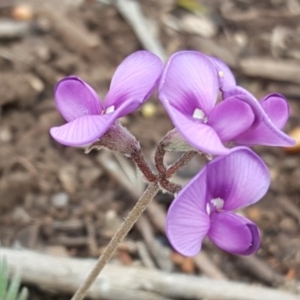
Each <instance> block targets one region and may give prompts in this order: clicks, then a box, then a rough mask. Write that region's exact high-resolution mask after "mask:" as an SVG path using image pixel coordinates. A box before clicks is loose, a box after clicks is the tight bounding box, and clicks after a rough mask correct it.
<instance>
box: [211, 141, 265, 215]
mask: <svg viewBox="0 0 300 300" xmlns="http://www.w3.org/2000/svg"><path fill="white" fill-rule="evenodd" d="M206 168H207V194H208V195H209V196H208V198H209V199H216V198H221V199H222V200H224V207H223V209H224V210H228V211H231V210H234V209H237V208H240V207H245V206H248V205H251V204H253V203H255V202H257V201H259V200H260V199H261V198H262V197H263V196H264V195H265V193H266V192H267V190H268V188H269V185H270V174H269V171H268V168H267V166H266V165H265V163H264V162H263V161H262V160H261V159H260V157H259V156H258V155H257V154H255V153H254V152H253V151H252V150H250V149H249V148H246V147H237V148H233V149H232V150H231V152H230V153H229V154H228V155H226V156H221V157H218V158H216V159H214V160H213V161H211V162H210V163H208V164H207V165H206Z"/></svg>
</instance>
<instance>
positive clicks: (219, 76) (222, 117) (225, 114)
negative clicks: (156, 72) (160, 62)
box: [159, 51, 293, 155]
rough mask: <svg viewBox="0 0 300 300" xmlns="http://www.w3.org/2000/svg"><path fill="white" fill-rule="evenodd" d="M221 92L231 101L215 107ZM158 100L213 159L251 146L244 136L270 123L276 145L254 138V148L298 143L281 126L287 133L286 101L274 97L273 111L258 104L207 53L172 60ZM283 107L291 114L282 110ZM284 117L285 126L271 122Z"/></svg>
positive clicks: (184, 54)
mask: <svg viewBox="0 0 300 300" xmlns="http://www.w3.org/2000/svg"><path fill="white" fill-rule="evenodd" d="M219 90H221V91H222V92H223V99H225V100H226V101H221V102H220V103H219V104H217V105H216V102H217V96H218V93H219ZM246 93H247V95H246ZM159 98H160V100H161V101H162V103H163V105H164V106H165V108H166V110H167V111H168V113H169V115H170V117H171V119H172V121H173V124H174V125H175V127H176V129H177V131H178V132H179V133H180V134H181V135H182V136H183V137H184V138H185V140H186V141H187V142H188V143H189V144H190V145H192V146H193V147H195V148H196V149H199V150H201V151H203V152H206V153H209V154H212V155H222V154H226V153H229V149H228V148H226V147H225V146H224V144H232V142H237V143H239V144H243V145H252V144H253V143H249V142H247V138H246V137H245V136H243V134H244V133H245V132H248V135H249V130H250V129H251V130H252V129H254V128H256V127H257V126H258V125H260V123H262V125H261V127H264V126H265V124H266V123H267V125H266V126H267V127H268V128H269V132H270V131H272V133H270V136H271V138H272V139H273V143H269V142H268V141H267V140H266V139H265V134H263V135H262V138H260V139H256V140H254V139H253V141H255V144H263V145H276V146H289V145H292V144H293V140H292V139H290V138H289V137H288V136H287V135H285V134H284V133H283V132H281V131H280V129H279V128H278V127H277V124H278V123H280V124H279V125H280V126H281V128H282V126H283V125H284V124H285V122H283V120H285V121H286V120H287V118H288V115H289V111H288V104H287V102H286V100H285V99H284V98H283V97H282V96H281V95H278V94H274V95H273V96H272V100H270V99H269V100H268V103H270V102H271V101H272V103H273V102H274V103H275V102H276V105H275V106H274V107H272V106H273V105H265V107H264V104H263V105H259V104H258V103H256V102H257V101H256V100H255V102H254V101H253V100H254V99H255V98H254V97H253V96H252V95H251V94H250V93H248V92H246V91H245V93H242V92H241V88H239V87H237V86H236V83H235V79H234V77H233V75H232V73H231V71H230V69H229V68H228V67H227V66H226V64H224V63H223V62H222V61H221V60H219V59H216V58H213V57H209V56H206V55H204V54H202V53H199V52H195V51H182V52H177V53H175V54H174V55H173V56H172V57H171V58H170V59H169V61H168V63H167V65H166V67H165V69H164V72H163V75H162V77H161V80H160V86H159ZM241 100H243V101H241ZM278 107H285V108H286V109H284V110H283V111H281V110H278ZM268 108H269V109H268ZM265 109H266V110H267V111H265ZM280 113H282V114H283V116H282V118H281V121H280V122H277V121H274V124H273V122H270V119H272V116H275V115H276V117H277V116H278V115H279V114H280ZM268 114H270V116H268ZM272 121H273V120H272ZM283 123H284V124H283ZM249 138H250V136H249ZM268 139H269V138H268Z"/></svg>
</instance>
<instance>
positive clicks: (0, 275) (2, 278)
mask: <svg viewBox="0 0 300 300" xmlns="http://www.w3.org/2000/svg"><path fill="white" fill-rule="evenodd" d="M7 281H8V272H7V261H6V259H5V258H4V257H0V299H4V296H5V294H6V289H7Z"/></svg>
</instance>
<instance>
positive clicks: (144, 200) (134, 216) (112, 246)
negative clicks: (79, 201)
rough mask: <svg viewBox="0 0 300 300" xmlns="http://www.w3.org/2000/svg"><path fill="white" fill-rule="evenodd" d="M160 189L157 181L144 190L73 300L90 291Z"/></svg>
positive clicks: (81, 297) (80, 299)
mask: <svg viewBox="0 0 300 300" xmlns="http://www.w3.org/2000/svg"><path fill="white" fill-rule="evenodd" d="M158 191H159V187H158V184H157V183H150V184H149V185H148V187H147V189H146V191H145V192H144V194H143V195H142V196H141V198H140V199H139V200H138V202H137V203H136V204H135V206H134V207H133V209H132V210H131V212H130V213H129V215H128V216H127V218H126V219H125V221H124V222H123V224H122V225H121V227H120V228H119V229H118V231H117V232H116V233H115V235H114V236H113V238H112V239H111V241H110V242H109V244H108V245H107V247H106V248H105V249H104V251H103V253H102V254H101V256H100V257H99V259H98V261H97V263H96V265H95V266H94V268H93V269H92V271H91V273H90V274H89V275H88V277H87V279H86V280H85V281H84V282H83V284H82V285H81V286H80V287H79V289H78V290H77V292H76V293H75V295H74V296H73V297H72V299H71V300H82V299H84V297H85V295H86V293H87V292H88V290H89V288H90V286H91V285H92V284H93V282H94V281H95V280H96V278H97V276H98V275H99V273H100V272H101V271H102V269H103V268H104V267H105V265H106V263H107V262H108V261H109V260H110V258H111V257H112V255H113V254H114V252H115V251H116V249H117V247H118V245H119V244H120V242H121V241H122V240H123V239H124V237H125V236H126V235H127V233H128V232H129V230H130V229H131V228H132V227H133V225H134V224H135V222H136V221H137V220H138V218H139V217H140V216H141V214H142V213H143V212H144V211H145V209H146V208H147V206H148V204H149V203H150V202H151V200H152V199H153V198H154V196H155V195H156V194H157V192H158Z"/></svg>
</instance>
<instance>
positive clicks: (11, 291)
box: [5, 272, 21, 300]
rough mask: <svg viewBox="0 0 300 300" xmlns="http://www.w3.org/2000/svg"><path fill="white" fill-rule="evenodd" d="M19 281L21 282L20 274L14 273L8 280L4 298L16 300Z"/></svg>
mask: <svg viewBox="0 0 300 300" xmlns="http://www.w3.org/2000/svg"><path fill="white" fill-rule="evenodd" d="M20 283H21V280H20V274H19V273H18V272H17V273H15V274H14V276H13V278H12V280H11V282H10V285H9V287H8V291H7V294H6V298H5V300H16V299H17V295H18V292H19V288H20Z"/></svg>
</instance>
